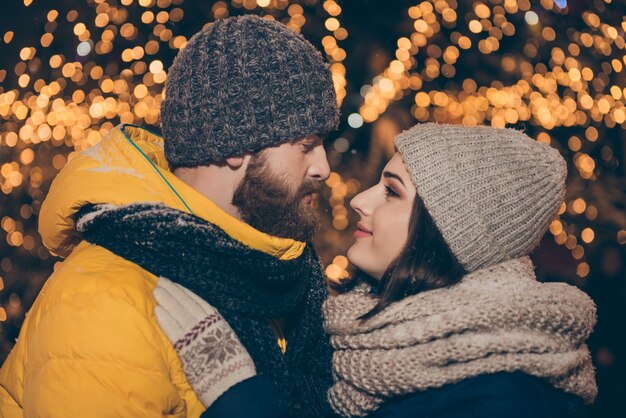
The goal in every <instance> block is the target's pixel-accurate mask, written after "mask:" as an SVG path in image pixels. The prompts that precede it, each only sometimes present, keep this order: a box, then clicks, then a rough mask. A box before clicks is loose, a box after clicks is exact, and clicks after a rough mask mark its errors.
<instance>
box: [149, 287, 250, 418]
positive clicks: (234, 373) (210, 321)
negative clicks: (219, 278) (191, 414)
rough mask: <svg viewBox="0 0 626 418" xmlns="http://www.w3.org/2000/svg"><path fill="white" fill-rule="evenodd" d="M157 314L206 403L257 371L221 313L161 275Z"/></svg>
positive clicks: (156, 294) (190, 380)
mask: <svg viewBox="0 0 626 418" xmlns="http://www.w3.org/2000/svg"><path fill="white" fill-rule="evenodd" d="M154 297H155V299H156V301H157V303H158V306H157V307H156V309H155V314H156V317H157V320H158V322H159V325H160V326H161V329H162V330H163V332H164V333H165V335H167V337H168V338H169V340H170V341H171V342H172V344H174V348H175V349H176V351H177V352H178V356H179V357H180V359H181V361H182V363H183V368H184V370H185V374H186V375H187V380H189V383H190V384H191V387H193V389H194V391H195V392H196V395H197V396H198V398H199V399H200V401H201V402H202V403H203V404H204V406H205V407H207V408H208V407H209V406H210V405H211V404H212V403H213V402H215V400H216V399H217V398H219V396H220V395H221V394H223V393H224V392H226V391H227V390H228V389H229V388H230V387H232V386H234V385H236V384H237V383H239V382H241V381H243V380H246V379H248V378H250V377H252V376H255V375H256V369H255V367H254V362H253V361H252V358H250V355H249V354H248V352H247V351H246V349H245V347H244V346H243V345H242V344H241V342H240V341H239V338H237V335H236V334H235V332H234V331H233V330H232V328H231V327H230V326H229V325H228V323H227V322H226V321H225V320H224V318H222V316H221V315H220V313H219V312H218V311H217V310H216V309H215V308H214V307H213V306H211V305H209V304H208V303H207V302H205V301H204V300H202V299H201V298H200V297H199V296H198V295H196V294H194V293H192V292H191V291H190V290H188V289H186V288H184V287H183V286H181V285H179V284H176V283H173V282H171V281H170V280H168V279H166V278H164V277H160V278H159V280H158V282H157V286H156V288H155V289H154Z"/></svg>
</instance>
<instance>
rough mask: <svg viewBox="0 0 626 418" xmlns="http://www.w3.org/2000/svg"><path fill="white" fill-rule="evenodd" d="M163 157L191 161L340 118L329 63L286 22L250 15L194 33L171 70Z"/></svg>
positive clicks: (286, 137) (308, 131) (272, 141)
mask: <svg viewBox="0 0 626 418" xmlns="http://www.w3.org/2000/svg"><path fill="white" fill-rule="evenodd" d="M161 123H162V128H163V136H164V138H165V156H166V158H167V160H168V161H169V162H170V164H171V165H173V166H175V167H181V166H186V167H194V166H198V165H203V164H204V165H205V164H211V163H217V162H221V161H224V160H225V159H226V158H228V157H234V156H240V155H243V154H245V153H248V152H249V153H254V152H257V151H259V150H261V149H263V148H267V147H271V146H276V145H279V144H281V143H284V142H288V141H291V140H294V139H297V138H300V137H305V136H309V135H314V134H319V135H323V134H326V133H328V132H330V131H332V130H335V129H336V128H337V126H338V124H339V111H338V108H337V99H336V96H335V90H334V87H333V81H332V77H331V73H330V70H329V68H328V65H327V64H326V63H325V62H324V60H323V58H322V55H321V54H320V52H319V51H318V50H317V49H315V47H314V46H313V45H311V44H310V43H309V42H308V41H307V40H305V39H304V37H302V35H299V34H297V33H295V32H294V31H292V30H291V29H289V28H287V27H286V26H285V25H283V24H281V23H279V22H276V21H269V20H267V19H263V18H260V17H258V16H252V15H246V16H240V17H232V18H228V19H223V20H218V21H216V22H215V23H213V24H212V25H211V26H209V27H208V28H206V29H203V30H202V31H200V32H198V33H197V34H195V35H194V36H193V37H192V38H191V39H190V40H189V42H188V43H187V45H186V46H185V48H184V49H182V50H181V51H180V52H179V53H178V55H177V56H176V59H175V60H174V63H173V64H172V66H171V67H170V69H169V71H168V78H167V83H166V89H165V99H164V100H163V102H162V104H161Z"/></svg>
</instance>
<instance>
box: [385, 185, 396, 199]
mask: <svg viewBox="0 0 626 418" xmlns="http://www.w3.org/2000/svg"><path fill="white" fill-rule="evenodd" d="M385 195H387V196H391V197H398V196H399V195H398V193H396V192H394V191H393V189H392V188H391V187H389V186H385Z"/></svg>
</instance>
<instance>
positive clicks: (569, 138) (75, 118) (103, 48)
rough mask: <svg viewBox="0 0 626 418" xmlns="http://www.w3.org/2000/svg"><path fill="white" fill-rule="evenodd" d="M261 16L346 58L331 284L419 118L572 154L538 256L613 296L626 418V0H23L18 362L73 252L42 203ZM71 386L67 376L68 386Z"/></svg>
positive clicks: (341, 64) (17, 129)
mask: <svg viewBox="0 0 626 418" xmlns="http://www.w3.org/2000/svg"><path fill="white" fill-rule="evenodd" d="M244 13H254V14H258V15H262V16H266V17H267V18H270V19H277V20H279V21H281V22H283V23H284V24H286V25H287V26H289V27H290V28H291V29H293V30H294V31H296V32H300V33H302V34H303V35H304V36H305V37H306V38H307V39H308V40H309V41H311V42H312V43H313V44H314V45H315V46H317V47H318V48H319V49H320V51H322V53H323V54H325V56H326V57H327V59H328V61H329V62H330V64H331V70H332V73H333V79H334V82H335V89H336V91H337V96H338V100H339V101H340V103H341V110H342V123H341V127H340V129H339V130H338V131H337V132H335V133H333V134H331V135H330V136H329V137H328V138H327V140H326V144H327V151H328V156H329V160H330V162H331V168H332V170H333V173H332V175H331V177H330V178H329V179H328V181H327V182H326V185H327V187H326V188H325V189H324V191H323V193H322V195H321V196H320V198H319V199H318V200H317V201H316V202H315V204H316V205H317V206H318V208H319V210H320V213H321V218H322V222H321V224H322V227H321V228H320V231H319V232H318V235H317V238H316V241H317V242H316V244H317V248H318V251H319V253H320V255H321V257H322V259H323V261H324V263H325V265H327V268H326V272H327V274H328V276H329V278H330V279H333V280H338V279H341V278H342V277H345V276H346V275H347V274H348V271H349V269H350V267H349V266H348V262H347V260H346V259H345V257H343V256H342V254H344V253H345V250H346V248H347V247H348V246H349V245H350V244H351V242H352V239H351V233H352V231H353V226H354V221H355V219H354V218H355V217H354V214H353V213H352V212H351V210H350V208H349V201H350V199H351V197H352V196H354V195H355V194H356V193H357V192H358V191H360V190H362V189H363V188H366V187H368V186H370V185H371V184H373V183H374V182H376V181H377V178H376V177H377V175H378V173H379V172H380V170H381V168H382V167H383V165H384V164H385V162H386V160H387V159H388V158H389V157H390V156H391V155H392V153H393V145H392V139H393V137H394V136H395V135H396V134H397V133H399V132H400V131H401V130H403V129H405V128H407V127H409V126H411V125H413V124H414V123H416V122H418V121H439V122H445V123H462V124H466V125H475V124H486V125H493V126H499V127H503V126H508V127H515V128H518V129H524V130H525V131H526V132H527V133H528V134H529V135H531V136H532V137H534V138H535V139H536V140H538V141H544V142H549V143H550V144H552V146H553V147H555V148H557V149H558V150H559V151H560V152H561V153H562V154H563V155H564V157H565V158H566V160H567V161H568V166H569V179H568V193H567V197H566V204H565V205H564V206H563V207H562V208H561V218H560V220H557V221H554V222H553V223H552V225H551V226H550V232H549V233H548V234H546V237H545V238H544V240H543V241H542V244H541V247H540V248H539V249H538V250H537V251H536V252H535V253H534V254H533V258H534V260H535V262H536V264H537V266H538V268H537V270H538V274H539V275H540V277H541V278H542V279H544V280H559V281H566V282H569V283H571V284H574V285H577V286H579V287H580V288H582V289H583V290H585V291H586V292H588V293H589V294H590V295H591V297H592V298H593V299H594V300H595V301H596V303H597V304H598V308H599V322H598V326H597V328H596V331H595V333H594V335H593V336H592V339H591V340H590V345H591V349H592V352H593V355H594V363H595V365H596V368H597V374H598V382H599V387H600V394H599V397H598V399H597V401H596V404H595V405H594V406H593V407H592V408H591V415H592V416H593V417H603V418H604V417H624V416H626V412H624V410H625V408H624V402H623V399H622V398H623V394H624V393H625V392H626V385H624V372H625V371H626V367H625V366H624V364H625V361H626V348H625V346H624V344H625V343H624V341H626V338H622V336H621V332H622V331H623V329H624V325H625V314H626V261H625V256H626V207H625V206H626V135H625V134H624V129H623V128H624V127H626V106H625V103H626V88H625V87H626V83H625V81H626V77H625V74H626V71H625V70H624V67H625V66H626V55H625V54H626V50H625V39H626V36H625V30H626V19H625V18H624V15H625V14H626V2H624V1H623V0H541V1H529V0H482V1H470V0H422V1H420V0H414V1H405V0H393V1H392V0H388V1H387V0H385V1H383V0H369V1H367V0H351V1H348V0H300V1H289V0H229V1H208V0H71V1H70V0H55V1H52V0H47V1H44V0H6V1H4V2H3V11H2V13H1V14H0V189H1V192H0V208H1V211H0V226H1V229H0V363H1V362H2V361H3V360H4V358H5V357H6V356H7V354H8V353H9V351H10V350H11V347H12V345H13V343H14V341H15V338H17V336H18V333H19V329H20V325H21V323H22V321H23V320H24V315H25V313H26V312H27V311H28V309H29V307H30V306H31V305H32V303H33V301H34V299H35V298H36V296H37V294H38V292H39V289H40V288H41V286H42V285H43V283H44V281H45V280H46V278H47V277H48V276H49V275H50V273H51V272H52V270H53V269H54V268H55V265H56V263H58V262H59V261H60V259H59V258H58V257H55V256H54V255H53V254H50V253H49V252H48V251H47V250H46V249H45V248H44V247H43V246H42V244H41V239H40V237H39V235H38V233H37V214H38V211H39V209H40V207H41V203H42V201H43V200H44V198H45V196H46V192H47V190H48V188H49V186H50V182H51V180H52V179H53V178H54V176H55V175H56V173H57V172H58V171H59V170H60V169H61V168H62V167H63V166H64V165H65V163H66V162H67V160H68V159H71V158H72V155H73V154H74V153H76V152H77V151H80V150H84V149H86V148H89V147H91V146H92V145H94V144H96V143H97V142H98V141H100V139H101V138H102V137H103V136H104V135H106V134H107V132H108V131H110V130H111V129H112V128H113V127H114V126H115V125H117V124H119V123H122V122H126V123H135V124H140V125H147V126H150V127H151V128H152V129H154V130H158V125H159V104H160V102H161V99H162V89H163V86H164V83H165V82H166V79H167V69H168V67H169V65H170V64H171V63H172V60H173V58H174V56H175V55H176V53H177V52H178V50H179V49H180V48H183V47H184V46H185V43H186V41H187V39H189V38H190V37H191V36H192V35H193V34H194V33H195V32H197V31H198V30H200V29H201V28H202V27H203V26H204V25H209V24H211V22H214V21H215V20H216V19H221V18H224V17H227V16H234V15H241V14H244ZM60 384H62V383H61V382H60Z"/></svg>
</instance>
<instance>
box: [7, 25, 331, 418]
mask: <svg viewBox="0 0 626 418" xmlns="http://www.w3.org/2000/svg"><path fill="white" fill-rule="evenodd" d="M161 119H162V129H163V138H161V137H160V136H159V135H157V134H155V133H152V132H150V131H148V130H146V129H144V128H141V127H139V126H134V125H128V124H124V125H120V126H118V127H116V128H115V129H113V130H112V131H111V132H110V133H109V134H108V136H106V137H105V138H104V139H103V140H102V141H101V142H100V143H99V144H98V145H96V146H94V147H93V148H91V149H89V150H86V151H83V152H81V153H79V154H78V156H77V157H76V158H74V159H72V160H71V161H70V162H69V163H68V164H67V166H66V167H65V168H64V169H63V170H61V172H60V173H59V175H58V176H57V178H56V179H55V181H54V182H53V184H52V187H51V189H50V192H49V194H48V196H47V198H46V200H45V202H44V204H43V207H42V210H41V214H40V220H39V231H40V233H41V235H42V238H43V242H44V244H45V245H46V246H47V247H48V248H49V249H50V250H51V251H53V252H54V253H56V254H59V255H60V256H62V257H66V259H65V260H64V261H63V262H62V263H61V264H60V265H59V266H58V268H56V269H55V272H54V274H53V275H52V276H51V277H50V278H49V279H48V281H47V282H46V284H45V285H44V287H43V289H42V290H41V293H40V294H39V296H38V298H37V300H36V301H35V303H34V305H33V307H32V309H31V311H30V312H29V314H28V316H27V318H26V320H25V322H24V325H23V326H22V330H21V332H20V337H19V339H18V341H17V344H16V346H15V348H14V349H13V351H12V352H11V354H10V356H9V357H8V359H7V361H6V362H5V363H4V365H3V367H2V369H1V370H0V411H2V414H1V415H2V416H4V417H11V418H12V417H23V416H25V417H86V416H89V417H104V416H107V417H110V416H120V417H144V416H145V417H156V416H163V417H165V416H167V417H198V416H200V415H201V414H202V413H203V411H204V410H205V409H206V408H207V407H210V406H211V405H212V404H213V403H215V402H216V400H219V399H222V395H223V394H224V393H225V392H229V391H230V390H231V389H233V388H235V387H241V385H242V384H244V383H245V384H249V383H250V382H252V384H253V386H251V387H252V390H256V389H254V388H255V386H254V382H255V381H256V380H254V378H256V377H261V378H264V379H266V380H267V381H269V382H270V383H271V384H272V386H273V387H274V388H275V389H276V391H277V392H278V396H279V398H280V403H281V407H284V409H285V410H287V411H288V412H287V413H288V414H289V415H291V416H298V417H307V416H310V417H322V416H326V415H328V414H330V410H329V408H328V405H327V403H326V390H327V389H328V387H329V386H330V384H331V383H332V378H331V355H332V353H331V349H330V346H329V341H328V336H327V335H326V333H325V332H324V330H323V326H322V315H321V311H320V309H321V303H322V301H323V299H324V298H325V295H326V293H325V284H324V278H323V273H322V269H321V267H320V264H319V261H318V258H317V256H316V255H315V253H314V251H313V249H312V248H311V245H310V244H309V243H310V241H311V238H312V234H313V231H314V229H315V216H314V211H313V209H312V208H311V206H310V203H311V199H312V194H313V193H314V192H315V191H316V190H317V188H318V187H319V185H320V184H321V182H322V181H324V180H325V179H326V178H327V177H328V175H329V166H328V162H327V160H326V154H325V151H324V148H323V144H322V139H321V137H320V135H324V134H326V133H328V132H329V131H331V130H333V129H336V126H337V124H338V110H337V105H336V98H335V95H334V90H333V85H332V79H331V75H330V72H329V70H328V66H327V64H325V63H324V61H323V59H322V57H321V55H320V53H319V52H318V51H317V50H316V49H315V48H314V47H313V46H312V45H311V44H309V43H308V42H307V41H306V40H304V38H303V37H302V36H300V35H297V34H295V33H294V32H292V31H290V30H289V29H288V28H286V27H285V26H283V25H281V24H279V23H277V22H272V21H268V20H266V19H261V18H258V17H253V16H245V17H237V18H229V19H225V20H221V21H218V22H216V23H214V24H212V25H211V26H209V27H208V28H206V29H204V30H202V31H201V32H199V33H198V34H196V35H195V36H194V37H193V38H192V39H191V40H190V41H189V43H188V44H187V46H186V47H185V48H184V49H183V50H181V51H180V53H179V54H178V56H177V58H176V60H175V61H174V64H173V65H172V67H171V68H170V71H169V74H168V81H167V85H166V91H165V99H164V101H163V103H162V107H161ZM161 276H164V277H167V278H169V279H171V280H172V281H174V282H177V283H179V284H181V285H183V286H184V287H185V288H187V289H189V290H191V291H192V292H194V293H195V294H196V295H198V296H199V297H201V298H202V299H204V300H205V301H207V302H209V303H210V304H211V305H212V306H214V307H215V308H216V309H218V310H219V313H217V312H215V313H214V314H211V315H206V316H205V318H204V321H202V322H200V323H199V324H194V327H193V329H191V330H186V331H190V332H185V334H184V335H181V340H180V341H179V342H178V343H177V345H176V349H175V348H174V346H173V345H172V343H171V342H170V340H169V339H168V336H167V335H165V334H164V332H163V331H162V330H161V328H160V327H159V323H158V322H157V318H156V315H155V309H157V302H156V300H155V297H154V295H153V291H154V289H155V287H157V283H159V282H160V281H161V282H162V281H163V280H164V279H160V278H159V277H161ZM167 283H170V282H167ZM170 284H171V283H170ZM185 292H187V290H185ZM194 297H197V296H194ZM181 308H190V309H191V311H193V310H194V306H190V305H188V306H184V307H182V306H181ZM157 312H158V311H157ZM226 324H229V325H230V327H229V326H228V325H226ZM182 337H184V338H182ZM231 343H232V344H231ZM241 344H243V347H244V348H245V349H242V348H241V347H242V345H241ZM189 347H199V350H201V353H203V355H205V357H204V359H205V361H202V362H198V364H196V365H195V366H194V367H189V365H188V364H185V366H187V367H186V368H183V364H182V363H181V357H182V356H183V355H184V353H185V351H184V350H185V349H186V348H189ZM242 351H244V352H246V353H245V355H243V353H242ZM248 354H249V356H248ZM185 372H187V374H185ZM194 374H197V375H198V376H199V377H198V376H194ZM207 376H208V377H209V379H208V380H207V379H205V378H206V377H207ZM202 379H204V380H202ZM198 380H200V381H201V383H202V385H203V386H202V388H201V389H202V390H198V387H197V385H193V388H192V386H191V385H190V382H191V383H192V384H193V383H194V382H197V381H198ZM193 389H196V392H194V390H193Z"/></svg>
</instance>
